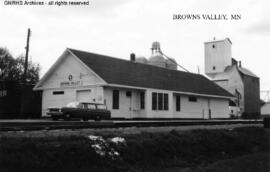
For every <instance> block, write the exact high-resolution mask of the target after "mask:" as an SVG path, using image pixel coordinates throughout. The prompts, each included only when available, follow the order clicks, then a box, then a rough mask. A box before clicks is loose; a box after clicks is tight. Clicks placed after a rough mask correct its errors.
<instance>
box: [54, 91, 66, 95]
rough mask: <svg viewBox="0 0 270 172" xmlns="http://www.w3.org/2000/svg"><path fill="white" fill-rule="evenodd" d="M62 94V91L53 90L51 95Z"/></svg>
mask: <svg viewBox="0 0 270 172" xmlns="http://www.w3.org/2000/svg"><path fill="white" fill-rule="evenodd" d="M61 94H64V91H53V95H61Z"/></svg>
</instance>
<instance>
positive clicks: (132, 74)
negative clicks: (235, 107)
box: [68, 48, 233, 97]
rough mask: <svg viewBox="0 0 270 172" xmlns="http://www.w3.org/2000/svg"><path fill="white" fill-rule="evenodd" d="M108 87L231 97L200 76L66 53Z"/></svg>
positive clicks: (102, 57)
mask: <svg viewBox="0 0 270 172" xmlns="http://www.w3.org/2000/svg"><path fill="white" fill-rule="evenodd" d="M68 50H69V51H70V52H71V53H72V54H73V55H75V56H76V57H77V58H79V59H80V60H81V61H82V62H83V63H85V64H86V65H87V66H88V67H89V68H90V69H91V70H93V71H94V72H95V73H96V74H97V75H98V76H100V77H101V78H102V79H103V80H104V81H106V82H107V83H108V84H117V85H125V86H134V87H143V88H153V89H161V90H170V91H176V92H177V91H178V92H188V93H196V94H204V95H205V94H206V95H215V96H222V97H233V95H232V94H230V93H229V92H227V91H226V90H225V89H223V88H221V87H220V86H218V85H217V84H215V83H214V82H212V81H210V80H209V79H207V78H206V77H205V76H203V75H200V74H194V73H189V72H183V71H179V70H171V69H166V68H161V67H156V66H152V65H147V64H142V63H137V62H134V61H129V60H123V59H119V58H114V57H110V56H105V55H99V54H95V53H90V52H85V51H80V50H75V49H70V48H69V49H68Z"/></svg>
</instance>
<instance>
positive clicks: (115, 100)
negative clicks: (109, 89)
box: [112, 90, 120, 109]
mask: <svg viewBox="0 0 270 172" xmlns="http://www.w3.org/2000/svg"><path fill="white" fill-rule="evenodd" d="M119 94H120V91H119V90H113V94H112V109H119V99H120V96H119Z"/></svg>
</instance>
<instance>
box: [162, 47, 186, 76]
mask: <svg viewBox="0 0 270 172" xmlns="http://www.w3.org/2000/svg"><path fill="white" fill-rule="evenodd" d="M160 53H161V54H162V55H163V56H164V57H166V58H167V59H168V60H170V61H171V62H173V63H174V64H176V65H177V66H179V67H180V68H182V69H184V70H185V71H186V72H189V71H188V70H187V69H186V68H184V67H183V66H181V65H180V64H178V63H177V62H176V61H173V60H172V59H171V58H170V57H168V56H167V55H166V54H164V53H163V52H162V51H161V50H160Z"/></svg>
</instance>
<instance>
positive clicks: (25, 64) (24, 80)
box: [23, 28, 31, 84]
mask: <svg viewBox="0 0 270 172" xmlns="http://www.w3.org/2000/svg"><path fill="white" fill-rule="evenodd" d="M30 36H31V30H30V28H28V31H27V42H26V47H25V50H26V52H25V63H24V74H23V82H24V84H26V77H27V70H28V54H29V41H30Z"/></svg>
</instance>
